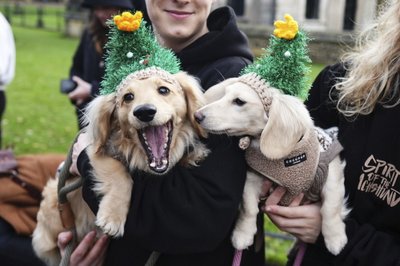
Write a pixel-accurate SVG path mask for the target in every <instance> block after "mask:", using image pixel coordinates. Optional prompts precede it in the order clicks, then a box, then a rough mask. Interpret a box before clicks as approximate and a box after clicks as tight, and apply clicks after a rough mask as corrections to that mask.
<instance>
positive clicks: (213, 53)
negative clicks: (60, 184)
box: [78, 7, 264, 266]
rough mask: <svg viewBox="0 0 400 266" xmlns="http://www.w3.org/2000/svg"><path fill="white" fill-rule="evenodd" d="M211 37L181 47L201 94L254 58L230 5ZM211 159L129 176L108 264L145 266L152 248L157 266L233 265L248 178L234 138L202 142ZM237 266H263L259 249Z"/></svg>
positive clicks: (218, 13) (92, 201)
mask: <svg viewBox="0 0 400 266" xmlns="http://www.w3.org/2000/svg"><path fill="white" fill-rule="evenodd" d="M208 27H209V29H210V32H209V33H208V34H206V35H204V36H202V37H201V38H199V39H198V40H196V41H195V42H194V43H192V44H191V45H190V46H188V47H186V48H185V49H183V50H182V51H181V52H180V53H179V54H178V57H179V58H180V59H181V61H182V69H183V70H185V71H187V72H188V73H190V74H192V75H194V76H197V77H198V78H199V79H200V80H201V83H202V85H203V87H204V88H205V89H207V88H208V87H210V86H212V85H214V84H216V83H218V82H219V81H222V80H224V79H227V78H230V77H235V76H238V74H239V72H240V71H241V69H242V68H243V67H244V66H246V65H247V64H249V63H250V62H251V60H252V54H251V51H250V49H249V47H248V43H247V39H246V37H245V36H244V35H243V34H242V33H241V32H240V31H239V29H238V28H237V26H236V21H235V15H234V13H233V11H232V9H231V8H228V7H223V8H220V9H217V10H215V11H214V12H212V13H211V14H210V17H209V19H208ZM207 146H208V147H209V148H210V149H211V151H212V152H211V154H210V155H209V156H208V157H207V159H206V160H205V161H204V162H203V163H202V165H201V166H200V167H196V168H191V169H187V168H183V167H179V166H176V167H175V168H173V169H172V170H171V171H170V172H169V173H168V174H167V175H165V176H162V177H159V176H152V175H149V174H145V173H142V172H140V173H138V172H136V173H132V176H133V178H134V186H133V191H132V200H131V207H130V211H129V214H128V218H127V221H126V224H125V234H124V237H123V238H121V239H115V240H113V241H111V243H110V246H109V250H108V253H107V260H106V264H107V265H118V266H119V265H144V263H145V262H146V261H147V259H148V257H149V255H150V254H151V252H152V251H154V250H156V251H159V252H161V256H160V258H159V259H158V261H157V265H170V266H179V265H182V266H190V265H199V266H200V265H204V266H212V265H215V266H224V265H231V264H232V259H233V255H234V249H233V247H232V244H231V240H230V236H231V232H232V229H233V226H234V223H235V219H236V217H237V215H238V207H239V204H240V201H241V198H242V192H243V187H244V182H245V178H246V163H245V160H244V154H243V151H241V150H240V149H239V147H238V139H237V138H228V137H226V136H213V135H211V136H210V137H209V138H208V139H207ZM78 169H79V171H80V173H81V174H82V176H84V177H89V176H90V174H89V173H90V169H91V167H90V163H89V161H88V158H87V155H86V154H85V153H84V152H83V153H81V155H80V156H79V158H78ZM91 184H92V181H91V180H90V179H89V178H86V182H85V184H84V189H83V190H84V197H85V200H86V201H87V202H88V203H89V205H90V206H91V208H92V209H93V210H94V212H96V211H97V199H96V198H95V195H94V194H93V192H92V191H91V190H90V187H91ZM242 262H243V264H242V265H252V266H257V265H264V249H263V246H262V247H261V249H260V250H259V252H257V253H255V252H254V248H253V247H251V248H250V249H249V250H246V251H245V252H244V255H243V260H242Z"/></svg>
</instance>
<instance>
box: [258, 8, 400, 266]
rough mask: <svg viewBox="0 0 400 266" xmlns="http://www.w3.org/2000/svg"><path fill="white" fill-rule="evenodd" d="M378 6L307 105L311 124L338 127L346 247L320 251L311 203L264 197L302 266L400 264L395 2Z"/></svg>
mask: <svg viewBox="0 0 400 266" xmlns="http://www.w3.org/2000/svg"><path fill="white" fill-rule="evenodd" d="M381 7H383V8H382V9H381V10H380V11H381V12H380V13H379V16H378V17H377V19H376V21H375V23H374V24H373V25H371V27H370V28H369V29H368V30H367V31H366V32H365V33H364V34H361V35H360V36H359V37H358V42H357V44H358V46H357V47H355V49H354V50H353V51H351V52H349V53H347V54H346V56H345V57H344V58H343V61H342V62H340V63H338V64H335V65H332V66H328V67H326V68H325V69H324V70H323V71H322V72H321V73H320V74H319V75H318V77H317V78H316V80H315V81H314V83H313V86H312V88H311V91H310V96H309V98H308V100H307V101H306V105H307V107H308V109H309V110H310V113H311V115H312V116H313V118H314V121H315V123H316V124H317V125H319V126H321V127H323V128H330V127H333V126H336V127H338V128H339V135H338V137H339V141H340V142H341V144H342V145H343V147H344V150H343V152H342V153H341V156H342V158H343V159H345V161H346V167H345V188H346V195H347V198H348V207H349V208H351V209H352V211H351V212H350V214H349V215H348V217H347V219H346V220H345V223H346V233H347V236H348V243H347V244H346V246H345V247H344V249H343V250H342V252H341V253H340V254H339V255H337V256H333V255H332V254H330V253H329V252H328V251H327V249H326V247H325V245H324V241H323V239H322V237H321V235H320V231H321V216H320V214H319V205H318V204H315V205H304V206H299V207H282V206H278V205H276V202H278V201H279V197H280V196H281V195H282V193H281V192H280V191H277V192H275V193H274V195H271V196H270V197H269V198H268V199H267V203H266V207H265V208H266V213H267V214H268V215H269V216H270V217H271V219H272V220H273V221H274V222H275V223H276V224H277V226H278V227H279V228H281V229H282V230H284V231H287V232H289V233H291V234H293V235H295V236H297V237H298V238H300V239H301V240H303V241H304V242H306V243H308V244H307V246H306V250H305V253H304V257H303V263H302V265H341V266H343V265H369V266H375V265H376V266H378V265H399V263H400V252H399V251H400V237H399V236H400V225H399V222H398V221H399V219H400V200H399V191H400V180H399V178H398V177H399V173H400V141H399V140H400V139H399V136H400V127H399V126H398V125H399V123H400V120H399V118H400V93H399V92H400V89H399V88H400V74H399V68H400V59H399V52H400V2H399V1H385V2H384V3H383V5H382V6H381ZM292 263H293V261H289V265H291V264H292Z"/></svg>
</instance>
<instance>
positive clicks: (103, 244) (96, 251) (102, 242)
mask: <svg viewBox="0 0 400 266" xmlns="http://www.w3.org/2000/svg"><path fill="white" fill-rule="evenodd" d="M108 243H109V238H108V236H107V235H103V236H102V237H100V239H99V240H97V241H96V243H95V244H94V246H93V248H92V249H91V250H90V251H89V253H88V254H87V256H86V258H85V262H87V263H88V265H102V262H103V261H104V258H105V255H106V253H107V252H106V251H107V247H108Z"/></svg>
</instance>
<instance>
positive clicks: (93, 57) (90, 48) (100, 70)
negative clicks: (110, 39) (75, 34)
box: [70, 30, 104, 128]
mask: <svg viewBox="0 0 400 266" xmlns="http://www.w3.org/2000/svg"><path fill="white" fill-rule="evenodd" d="M92 38H93V36H92V34H90V33H89V31H88V30H85V31H84V32H83V34H82V36H81V39H80V42H79V45H78V48H77V49H76V51H75V54H74V57H73V60H72V66H71V69H70V77H71V78H72V76H78V77H80V78H81V79H83V80H84V81H86V82H88V83H90V84H92V91H91V95H92V97H91V98H89V99H88V100H87V101H86V102H84V103H83V104H81V105H79V106H76V112H77V116H78V119H80V118H81V117H82V115H83V109H84V108H85V106H86V105H87V104H88V103H89V102H90V101H91V100H92V99H93V98H94V97H96V96H97V95H98V94H99V86H100V81H101V79H102V78H103V76H104V58H103V55H102V54H100V53H98V52H97V51H96V48H95V46H94V42H93V40H92ZM79 127H80V128H81V126H79Z"/></svg>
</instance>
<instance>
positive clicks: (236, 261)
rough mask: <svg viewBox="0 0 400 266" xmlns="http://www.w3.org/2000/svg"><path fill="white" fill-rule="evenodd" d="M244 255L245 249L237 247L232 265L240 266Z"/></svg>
mask: <svg viewBox="0 0 400 266" xmlns="http://www.w3.org/2000/svg"><path fill="white" fill-rule="evenodd" d="M242 255H243V250H238V249H235V254H234V255H233V261H232V266H240V262H241V261H242Z"/></svg>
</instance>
